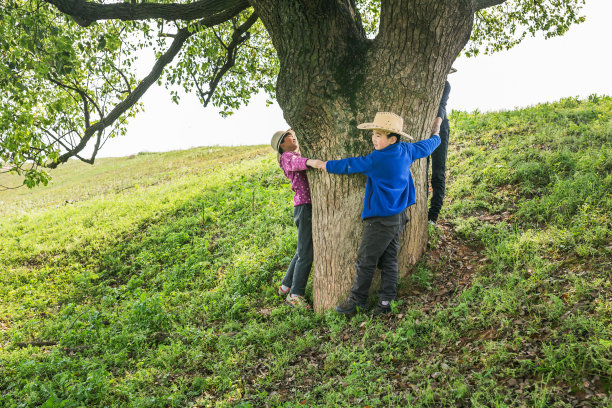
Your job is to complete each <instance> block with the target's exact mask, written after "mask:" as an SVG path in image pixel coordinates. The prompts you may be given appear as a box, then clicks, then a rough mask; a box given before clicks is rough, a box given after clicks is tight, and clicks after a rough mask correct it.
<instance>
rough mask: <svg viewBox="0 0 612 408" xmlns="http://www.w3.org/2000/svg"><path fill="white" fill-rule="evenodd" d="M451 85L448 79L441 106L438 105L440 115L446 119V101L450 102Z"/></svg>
mask: <svg viewBox="0 0 612 408" xmlns="http://www.w3.org/2000/svg"><path fill="white" fill-rule="evenodd" d="M450 90H451V86H450V84H449V83H448V81H446V83H445V84H444V92H442V99H440V106H439V107H438V115H437V116H438V117H440V118H442V120H444V119H446V103H447V102H448V96H449V95H450Z"/></svg>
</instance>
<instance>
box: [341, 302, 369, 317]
mask: <svg viewBox="0 0 612 408" xmlns="http://www.w3.org/2000/svg"><path fill="white" fill-rule="evenodd" d="M366 308H367V305H365V304H359V303H357V302H355V301H354V300H353V299H351V298H348V299H346V300H345V301H344V302H342V303H340V305H338V307H337V308H336V312H338V313H342V314H352V313H356V312H359V311H364V310H366Z"/></svg>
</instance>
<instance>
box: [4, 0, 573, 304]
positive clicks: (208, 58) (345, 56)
mask: <svg viewBox="0 0 612 408" xmlns="http://www.w3.org/2000/svg"><path fill="white" fill-rule="evenodd" d="M582 4H584V0H507V1H504V0H248V1H247V0H197V1H192V2H189V1H174V0H159V1H144V0H143V1H138V0H130V1H120V2H117V1H108V0H99V1H90V0H0V7H1V13H0V55H1V56H2V64H0V89H1V90H2V92H1V93H0V161H2V162H3V166H2V171H10V172H13V173H17V174H19V175H21V176H22V178H23V180H24V183H25V184H26V185H28V186H30V187H32V186H35V185H37V184H40V183H42V184H46V183H47V181H48V180H49V176H48V174H47V172H46V171H45V168H54V167H56V166H58V165H60V164H61V163H65V162H66V161H67V160H69V159H71V158H78V159H80V160H83V161H85V162H88V163H93V162H94V160H95V158H96V155H97V153H98V152H99V150H100V149H101V148H103V145H104V142H105V141H106V140H107V139H108V138H109V137H115V136H121V135H122V134H124V133H125V131H126V123H127V121H128V120H129V118H130V117H133V116H134V115H136V114H137V113H138V112H139V111H140V110H141V109H142V105H141V104H140V103H139V100H140V98H141V97H142V95H143V94H144V93H145V92H146V91H147V90H148V89H149V88H150V87H151V85H153V84H154V83H155V82H158V83H160V84H162V85H164V86H166V87H168V88H169V89H170V90H171V92H172V93H171V95H172V98H173V100H174V101H175V102H178V100H179V94H178V92H177V90H178V89H180V88H183V89H184V90H185V91H189V92H196V93H197V94H198V96H199V98H200V101H201V102H202V104H203V105H204V106H207V105H209V104H212V105H213V106H217V107H219V108H220V109H221V113H222V114H224V115H229V114H231V113H232V112H234V111H235V110H237V109H239V108H240V106H242V105H244V104H246V103H248V101H249V100H250V98H251V96H252V95H254V94H256V93H257V92H260V91H262V90H263V91H264V92H266V93H267V94H268V95H269V96H270V98H276V100H277V101H278V103H279V105H280V107H281V108H282V110H283V113H284V116H285V119H286V121H287V123H289V124H290V125H291V127H292V128H293V129H294V130H295V131H296V133H297V135H298V137H299V139H300V141H301V146H302V152H303V154H304V155H305V156H307V157H314V158H319V159H338V158H342V157H347V156H356V155H364V154H367V153H369V151H371V146H370V141H369V140H370V136H369V134H367V133H366V132H362V131H358V130H357V128H356V125H357V124H358V123H361V122H365V121H368V120H371V119H372V118H373V117H374V114H375V112H377V111H392V112H395V113H397V114H399V115H401V116H402V117H403V118H404V120H405V129H404V130H405V131H406V132H407V133H409V134H411V135H412V136H413V137H414V139H415V140H420V139H422V138H424V137H428V136H429V130H430V128H431V123H432V120H433V117H434V115H435V112H436V110H437V106H438V103H439V100H440V96H441V92H442V89H443V85H444V81H445V79H446V76H447V73H448V72H449V69H450V68H451V64H452V63H453V61H454V60H455V59H456V58H457V56H458V55H459V54H460V53H461V52H464V53H465V54H466V55H468V56H470V55H476V54H477V53H479V52H485V53H491V52H495V51H499V50H503V49H508V48H510V47H512V46H514V45H516V44H518V43H520V42H521V41H522V40H523V39H524V38H525V37H526V36H529V35H535V34H536V33H543V35H544V36H546V37H551V36H557V35H562V34H563V33H564V32H565V31H567V30H568V28H569V27H570V26H571V25H572V24H575V23H579V22H581V21H583V20H584V17H582V16H580V15H579V11H580V7H581V5H582ZM148 52H152V53H154V56H155V61H154V63H152V66H151V67H150V68H149V69H148V71H147V72H144V73H143V72H140V71H139V69H140V68H139V66H140V64H139V63H138V62H139V61H138V60H139V58H142V56H143V55H145V54H146V53H148ZM500 80H503V79H502V78H500ZM260 126H266V124H265V123H262V124H261V125H260ZM274 130H276V129H270V134H272V132H273V131H274ZM166 137H172V136H171V135H166ZM412 172H413V176H414V179H415V184H416V188H417V203H416V204H415V205H414V206H412V207H411V208H410V219H411V221H410V222H409V224H408V225H407V228H406V229H405V231H404V233H403V237H402V249H401V252H400V268H401V270H402V271H404V272H405V271H406V270H407V268H408V267H409V266H410V265H412V264H414V263H415V262H416V260H417V259H418V258H419V257H420V255H421V254H422V253H423V251H424V248H425V245H426V238H427V235H426V232H427V230H426V192H425V174H424V163H423V161H422V160H421V161H417V162H415V163H414V164H413V166H412ZM309 179H310V182H311V187H312V194H313V239H314V245H315V265H314V273H313V276H314V278H313V279H314V281H313V288H314V304H315V309H316V310H324V309H326V308H329V307H332V306H334V305H335V304H336V302H337V301H338V299H339V297H341V296H344V295H345V294H346V291H347V290H348V288H349V287H350V284H351V282H352V278H353V275H354V261H355V257H356V251H357V247H358V245H359V240H360V236H361V223H360V218H359V215H360V213H361V206H362V203H363V192H364V185H365V180H364V178H363V177H362V176H357V175H356V176H350V177H347V176H336V175H329V174H326V173H322V172H310V174H309Z"/></svg>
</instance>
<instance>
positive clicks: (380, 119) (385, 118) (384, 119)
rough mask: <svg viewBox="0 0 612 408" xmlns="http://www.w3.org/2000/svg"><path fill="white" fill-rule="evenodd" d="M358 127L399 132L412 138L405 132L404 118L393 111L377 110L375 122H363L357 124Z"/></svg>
mask: <svg viewBox="0 0 612 408" xmlns="http://www.w3.org/2000/svg"><path fill="white" fill-rule="evenodd" d="M357 128H358V129H378V130H384V131H386V132H390V133H397V134H398V135H401V136H404V137H406V138H408V139H412V136H410V135H409V134H408V133H404V132H403V129H404V119H402V118H401V117H400V116H398V115H396V114H395V113H391V112H377V113H376V116H374V122H371V123H362V124H360V125H357Z"/></svg>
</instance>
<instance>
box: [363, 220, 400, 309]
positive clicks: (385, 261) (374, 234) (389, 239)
mask: <svg viewBox="0 0 612 408" xmlns="http://www.w3.org/2000/svg"><path fill="white" fill-rule="evenodd" d="M406 222H408V217H407V216H406V212H405V211H402V212H401V213H399V214H396V215H392V216H390V217H372V218H367V219H365V220H364V227H363V237H362V238H361V245H360V246H359V252H358V253H357V263H356V265H355V266H356V268H357V275H355V282H354V283H353V287H352V288H351V298H352V299H353V300H354V301H355V302H356V303H359V304H365V303H366V301H367V300H368V293H369V291H370V285H371V284H372V278H373V277H374V271H375V270H376V266H378V267H379V268H380V271H381V272H380V290H379V292H378V297H379V300H380V301H384V300H388V301H391V300H393V299H395V295H396V293H397V276H398V270H397V253H398V251H399V236H400V234H401V233H402V231H403V230H404V227H405V226H406Z"/></svg>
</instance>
